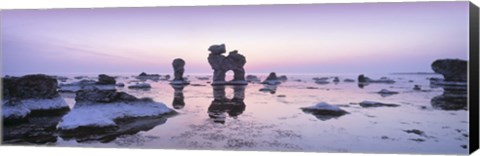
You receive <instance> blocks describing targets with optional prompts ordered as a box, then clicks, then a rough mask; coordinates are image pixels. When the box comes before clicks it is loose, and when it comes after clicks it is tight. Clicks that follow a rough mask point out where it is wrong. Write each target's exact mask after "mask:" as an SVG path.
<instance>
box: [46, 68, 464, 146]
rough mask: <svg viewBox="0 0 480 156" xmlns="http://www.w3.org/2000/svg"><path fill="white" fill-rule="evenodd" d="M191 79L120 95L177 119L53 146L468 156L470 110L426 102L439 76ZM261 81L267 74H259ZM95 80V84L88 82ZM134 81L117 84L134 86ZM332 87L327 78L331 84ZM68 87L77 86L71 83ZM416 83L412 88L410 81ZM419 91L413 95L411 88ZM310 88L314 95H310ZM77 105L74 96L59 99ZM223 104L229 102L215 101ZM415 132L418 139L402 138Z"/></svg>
mask: <svg viewBox="0 0 480 156" xmlns="http://www.w3.org/2000/svg"><path fill="white" fill-rule="evenodd" d="M196 76H199V75H192V76H189V80H190V81H191V84H194V85H189V86H186V87H184V88H183V91H181V90H180V89H179V88H177V91H175V89H174V88H173V87H172V86H170V85H169V84H168V82H167V81H158V82H154V81H150V80H148V81H147V83H150V84H151V85H152V89H150V90H132V89H128V88H127V87H125V88H117V89H118V90H119V91H124V92H127V93H129V94H132V95H135V96H137V97H151V98H153V99H154V100H155V101H158V102H163V103H165V104H166V105H167V106H168V107H170V108H172V109H173V108H176V109H175V110H176V111H177V112H178V113H179V114H178V115H176V116H173V117H170V118H168V119H167V120H166V121H165V122H164V123H163V124H159V125H157V126H155V127H153V128H151V129H149V130H146V131H140V132H138V133H135V134H128V135H121V136H118V137H116V138H115V139H114V140H113V141H109V142H100V141H85V142H80V143H79V142H77V141H76V140H74V139H69V140H64V139H62V138H60V137H59V138H58V140H57V141H56V142H55V143H51V144H52V145H55V146H86V147H128V148H175V149H221V150H224V149H227V150H269V151H315V152H367V153H440V154H465V153H466V152H467V149H465V148H463V147H462V145H466V144H467V142H468V135H467V134H468V132H467V130H468V118H467V116H468V111H466V110H456V111H446V110H441V109H438V108H433V107H432V105H431V103H430V100H431V99H432V98H433V97H435V96H438V95H441V94H442V93H443V89H442V88H432V87H430V85H429V81H428V80H427V78H428V77H441V76H440V75H393V74H384V75H367V76H369V77H371V78H374V79H378V78H380V77H381V76H387V77H389V78H391V79H394V80H395V81H397V82H396V83H394V84H370V85H367V86H364V87H363V88H361V87H359V86H358V85H357V83H346V82H343V81H341V82H340V83H338V84H335V83H330V84H325V85H320V84H316V83H314V80H312V78H313V77H322V76H330V77H331V76H339V78H340V79H341V80H343V79H345V78H352V79H356V75H348V74H345V75H338V74H337V75H332V74H329V75H289V76H288V78H289V80H288V81H286V82H285V83H282V84H280V85H278V86H277V88H276V92H275V93H270V92H261V91H259V89H260V88H263V87H264V85H262V84H249V85H247V86H245V87H234V86H226V87H224V88H222V87H212V86H210V85H209V84H208V83H207V81H209V80H198V79H196V78H195V77H196ZM258 76H259V77H260V79H262V80H263V79H264V78H265V77H266V75H258ZM92 79H95V78H93V77H92ZM135 80H136V79H135V78H133V77H132V76H131V75H121V76H120V77H119V78H117V81H120V82H124V83H125V84H126V85H127V86H128V84H133V83H135V82H134V81H135ZM330 80H332V79H330ZM69 81H72V82H73V81H78V80H75V79H73V78H71V79H69ZM412 81H413V82H412ZM416 84H417V85H421V86H422V89H423V90H426V91H414V90H413V86H414V85H416ZM311 87H313V88H311ZM381 89H388V90H393V91H398V92H400V93H399V94H396V95H391V96H386V97H383V96H381V95H379V94H377V93H375V92H378V91H380V90H381ZM62 96H63V97H64V98H65V100H66V101H67V103H68V104H69V105H70V106H72V107H73V105H74V104H75V100H74V95H73V94H62ZM222 97H226V99H228V100H214V99H215V98H216V99H219V98H222ZM242 99H243V100H242ZM364 100H370V101H378V102H385V103H394V104H399V105H400V106H399V107H376V108H363V107H360V106H359V105H358V104H357V103H359V102H361V101H364ZM322 101H323V102H327V103H329V104H332V105H338V106H340V107H341V108H342V109H344V110H346V111H348V112H349V114H346V115H343V116H340V117H338V118H331V119H326V120H325V119H323V120H321V119H318V118H316V117H315V116H314V115H312V114H307V113H304V112H302V110H301V109H300V108H301V107H307V106H312V105H314V104H316V103H319V102H322ZM414 129H415V130H420V131H423V132H424V133H423V134H414V133H407V132H405V131H407V130H414Z"/></svg>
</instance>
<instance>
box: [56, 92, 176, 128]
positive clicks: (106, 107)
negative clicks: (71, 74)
mask: <svg viewBox="0 0 480 156" xmlns="http://www.w3.org/2000/svg"><path fill="white" fill-rule="evenodd" d="M75 100H76V103H75V106H74V109H73V110H72V111H70V112H69V113H68V114H67V115H65V116H63V118H62V121H61V122H60V123H59V125H58V129H59V130H60V131H61V133H62V135H66V136H76V135H79V134H85V133H106V132H111V131H115V130H117V129H118V128H119V126H120V125H119V124H120V123H121V122H120V121H125V120H129V119H138V118H159V117H163V116H164V115H169V114H174V113H175V111H173V110H172V109H170V108H168V107H167V106H165V104H163V103H160V102H155V101H153V100H152V99H149V98H141V99H139V98H136V97H134V96H132V95H129V94H127V93H124V92H117V91H114V90H112V91H108V90H92V91H79V92H77V96H76V97H75ZM86 129H88V130H94V131H90V132H86V131H84V130H86Z"/></svg>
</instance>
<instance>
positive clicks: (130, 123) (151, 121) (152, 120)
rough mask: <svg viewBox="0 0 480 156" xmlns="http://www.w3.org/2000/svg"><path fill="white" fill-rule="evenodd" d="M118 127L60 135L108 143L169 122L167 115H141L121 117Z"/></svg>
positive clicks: (64, 132) (66, 137) (87, 129)
mask: <svg viewBox="0 0 480 156" xmlns="http://www.w3.org/2000/svg"><path fill="white" fill-rule="evenodd" d="M115 122H116V123H117V126H116V127H112V128H101V129H95V128H85V129H83V130H76V131H75V132H69V131H61V133H60V137H62V139H65V140H69V139H75V140H76V141H77V142H85V141H92V140H94V141H100V142H102V143H107V142H111V141H113V140H115V139H116V138H117V137H119V136H122V135H133V134H137V133H138V132H140V131H148V130H150V129H152V128H154V127H156V126H158V125H162V124H164V123H165V122H167V118H166V117H141V118H132V119H120V120H116V121H115Z"/></svg>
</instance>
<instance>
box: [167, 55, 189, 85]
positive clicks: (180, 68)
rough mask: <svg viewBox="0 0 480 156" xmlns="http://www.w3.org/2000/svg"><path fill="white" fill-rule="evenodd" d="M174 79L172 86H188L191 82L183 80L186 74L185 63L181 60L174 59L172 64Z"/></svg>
mask: <svg viewBox="0 0 480 156" xmlns="http://www.w3.org/2000/svg"><path fill="white" fill-rule="evenodd" d="M172 66H173V72H174V74H173V75H174V78H173V80H172V81H171V82H170V84H172V85H188V84H190V82H188V81H187V80H185V79H184V78H183V73H184V72H185V61H184V60H183V59H181V58H177V59H174V60H173V62H172Z"/></svg>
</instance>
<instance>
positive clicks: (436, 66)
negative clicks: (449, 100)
mask: <svg viewBox="0 0 480 156" xmlns="http://www.w3.org/2000/svg"><path fill="white" fill-rule="evenodd" d="M467 64H468V63H467V61H465V60H460V59H440V60H436V61H434V62H433V63H432V70H433V71H434V72H435V73H438V74H442V75H443V77H444V78H445V81H448V82H467V66H468V65H467Z"/></svg>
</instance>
